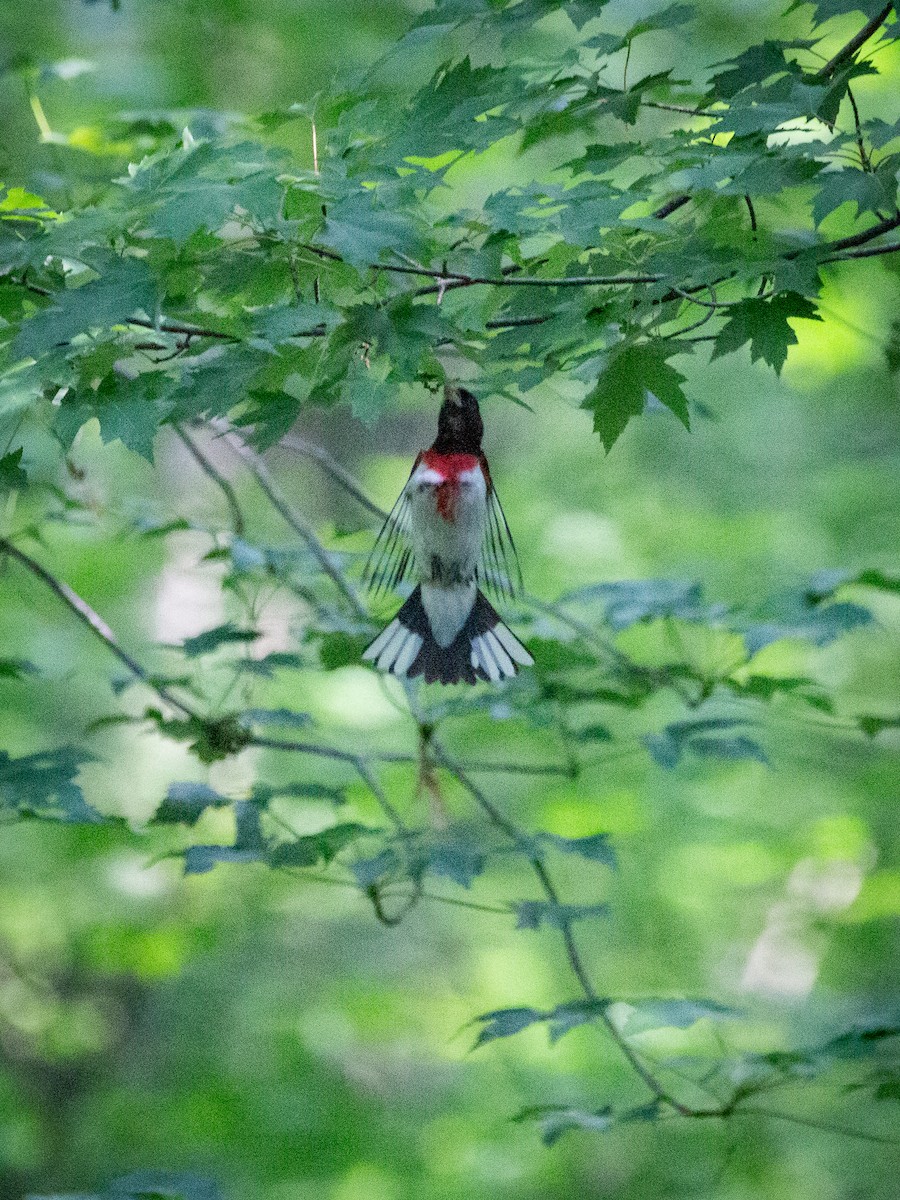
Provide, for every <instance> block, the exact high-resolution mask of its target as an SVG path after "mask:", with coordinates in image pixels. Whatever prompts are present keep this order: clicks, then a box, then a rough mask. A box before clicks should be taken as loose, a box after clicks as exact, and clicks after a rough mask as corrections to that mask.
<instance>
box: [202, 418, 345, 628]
mask: <svg viewBox="0 0 900 1200" xmlns="http://www.w3.org/2000/svg"><path fill="white" fill-rule="evenodd" d="M213 427H214V428H223V429H224V432H223V434H222V436H223V437H224V438H225V441H226V442H227V443H228V445H229V446H231V448H232V450H234V452H235V454H237V455H238V457H239V458H242V459H243V460H244V462H245V463H246V464H247V466H248V467H249V468H250V470H251V472H252V473H253V475H254V476H255V478H256V482H257V483H258V484H259V486H260V488H261V489H262V491H263V492H264V493H265V495H266V497H267V498H268V500H269V503H270V504H271V505H272V507H273V508H274V509H275V511H276V512H277V513H279V514H280V516H281V517H282V519H283V520H284V521H285V522H286V523H287V524H288V525H290V527H291V529H293V531H294V532H295V533H296V534H297V535H298V536H299V537H300V538H301V540H302V541H303V542H304V543H305V545H306V546H307V548H308V549H309V550H310V551H311V552H312V555H313V557H314V558H315V560H316V562H318V564H319V566H320V567H321V568H322V570H323V571H324V573H325V574H326V575H327V576H328V578H329V579H330V580H331V582H332V583H333V584H334V586H335V587H336V588H337V590H338V591H339V592H340V593H341V595H342V596H343V597H344V599H345V600H346V601H347V603H348V604H349V605H350V607H351V608H352V609H353V612H354V614H355V615H356V616H357V617H359V618H360V620H363V621H366V620H368V613H367V612H366V610H365V608H364V607H363V605H362V603H361V601H360V599H359V597H358V596H357V594H356V592H355V591H354V589H353V587H352V586H351V585H350V583H349V582H348V581H347V579H346V578H345V576H344V574H343V572H342V571H341V570H340V568H339V567H337V566H335V563H334V561H333V559H332V557H331V555H330V554H329V553H328V551H327V550H326V549H325V547H324V546H323V545H322V543H321V542H320V541H319V539H318V538H317V537H316V535H315V532H314V531H313V529H312V528H311V527H310V526H309V525H308V524H307V523H306V521H304V520H303V518H302V517H301V516H300V514H299V513H298V512H297V511H296V509H295V508H293V506H292V505H291V504H290V503H289V502H288V500H287V498H286V497H285V496H284V494H283V493H282V491H281V489H280V488H279V487H278V484H277V483H276V482H275V480H274V479H273V478H272V473H271V471H270V470H269V468H268V467H267V466H266V464H265V461H264V460H263V457H262V455H261V454H258V453H257V452H256V451H255V450H254V449H253V448H252V447H251V446H248V445H247V443H246V442H245V441H244V439H243V438H242V437H241V436H240V435H239V434H238V433H236V432H235V431H234V430H233V429H231V428H230V427H229V426H228V425H227V423H224V422H213Z"/></svg>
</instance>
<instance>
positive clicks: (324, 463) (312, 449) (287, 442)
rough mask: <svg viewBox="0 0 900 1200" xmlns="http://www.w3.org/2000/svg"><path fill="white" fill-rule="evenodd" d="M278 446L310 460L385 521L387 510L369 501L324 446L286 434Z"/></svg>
mask: <svg viewBox="0 0 900 1200" xmlns="http://www.w3.org/2000/svg"><path fill="white" fill-rule="evenodd" d="M278 444H279V446H284V448H285V449H286V450H293V451H294V452H295V453H296V454H302V455H303V456H304V457H305V458H311V459H312V460H313V461H314V462H316V463H318V464H319V466H320V467H321V468H322V470H323V471H325V472H326V474H328V475H330V476H331V478H332V479H334V480H335V482H336V483H339V484H340V485H341V487H342V488H344V490H345V491H346V492H348V493H349V494H350V495H351V496H352V497H353V498H354V500H356V501H358V503H360V504H361V505H362V506H363V508H366V509H368V510H369V512H370V513H373V514H374V515H375V516H376V517H380V518H381V520H382V521H384V520H386V519H387V516H388V513H387V510H386V509H383V508H380V507H379V506H378V505H377V504H376V503H375V501H374V500H370V499H369V497H368V496H367V495H366V493H365V492H364V491H363V489H362V487H361V486H360V485H359V483H358V482H357V481H356V480H355V479H354V478H353V476H352V475H351V474H350V472H349V471H348V470H347V469H346V467H343V466H341V464H340V463H339V462H338V461H337V459H336V458H335V457H334V456H333V455H332V454H329V452H328V451H327V450H326V449H325V447H324V446H318V445H316V443H315V442H309V441H307V440H306V438H301V437H297V436H296V435H295V434H292V433H289V434H286V436H285V437H283V438H282V439H281V441H280V442H279V443H278Z"/></svg>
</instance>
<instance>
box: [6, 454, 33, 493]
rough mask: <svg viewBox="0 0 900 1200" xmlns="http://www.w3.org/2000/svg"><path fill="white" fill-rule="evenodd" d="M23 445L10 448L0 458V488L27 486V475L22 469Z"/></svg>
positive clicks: (10, 488)
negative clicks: (17, 447) (14, 448)
mask: <svg viewBox="0 0 900 1200" xmlns="http://www.w3.org/2000/svg"><path fill="white" fill-rule="evenodd" d="M23 453H24V447H23V446H20V447H19V449H18V450H11V451H10V452H9V454H4V455H3V457H2V458H0V489H4V488H5V489H9V490H10V491H12V490H13V489H15V488H23V487H27V486H28V476H27V475H26V474H25V472H24V471H23V470H22V455H23Z"/></svg>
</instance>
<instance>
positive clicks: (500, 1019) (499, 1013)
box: [473, 1008, 546, 1049]
mask: <svg viewBox="0 0 900 1200" xmlns="http://www.w3.org/2000/svg"><path fill="white" fill-rule="evenodd" d="M475 1020H476V1021H480V1022H481V1029H480V1030H479V1031H478V1037H477V1038H476V1039H475V1046H474V1047H473V1049H475V1048H477V1047H478V1046H483V1045H484V1044H485V1043H486V1042H493V1041H495V1040H496V1039H497V1038H505V1037H512V1036H513V1034H516V1033H521V1032H522V1030H523V1029H527V1028H528V1027H529V1026H530V1025H534V1024H536V1023H537V1022H539V1021H544V1020H546V1013H543V1012H541V1011H540V1009H537V1008H497V1009H494V1011H493V1012H488V1013H483V1014H482V1015H481V1016H480V1017H476V1018H475Z"/></svg>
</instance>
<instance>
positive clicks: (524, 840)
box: [430, 738, 692, 1116]
mask: <svg viewBox="0 0 900 1200" xmlns="http://www.w3.org/2000/svg"><path fill="white" fill-rule="evenodd" d="M430 745H431V750H432V753H433V754H434V757H435V759H436V760H437V761H438V762H439V763H440V764H441V766H443V767H444V769H445V770H446V771H449V772H450V774H451V775H452V776H453V777H454V778H455V779H456V780H457V781H458V782H459V783H460V784H462V786H463V787H464V788H465V789H466V791H467V792H468V793H469V795H470V796H471V797H472V799H473V800H474V801H475V803H476V804H477V805H478V807H479V808H480V809H481V810H482V812H484V813H485V814H486V816H487V817H488V819H489V820H490V821H491V823H492V824H493V825H494V826H495V827H496V828H497V829H499V830H501V831H502V832H503V833H504V834H506V836H507V837H508V838H509V839H510V840H511V841H512V842H513V843H514V844H515V845H516V846H518V847H519V848H520V849H521V850H522V851H523V852H524V853H525V854H526V855H527V856H528V862H529V864H530V866H531V868H532V870H533V871H534V874H535V876H536V877H537V879H538V882H539V883H540V885H541V889H542V890H543V892H544V895H545V896H546V897H547V899H548V900H549V901H550V903H551V904H553V905H556V906H559V903H560V901H559V893H558V892H557V890H556V885H555V884H554V882H553V879H552V878H551V876H550V873H549V872H548V870H547V867H546V865H545V864H544V862H543V860H542V859H541V858H540V856H539V855H537V854H535V849H534V841H533V839H532V838H529V837H528V835H527V834H526V833H525V832H524V831H523V830H521V829H519V827H518V826H517V825H516V824H515V823H514V822H512V821H511V820H510V819H509V818H508V817H507V816H506V815H505V814H504V813H503V812H502V811H501V810H500V809H499V808H498V807H497V806H496V804H494V802H493V801H492V800H491V799H489V797H488V796H486V795H485V794H484V792H483V791H482V790H481V788H479V787H478V785H477V784H476V783H474V782H473V781H472V780H471V779H470V778H469V776H468V775H467V773H466V772H465V771H464V770H463V769H462V767H461V766H460V765H459V764H458V763H456V762H454V760H453V759H452V758H450V756H449V755H448V754H447V752H446V751H445V750H444V749H443V747H442V746H441V745H440V744H439V743H438V742H436V741H435V739H434V738H432V739H431V743H430ZM561 932H562V935H563V943H564V945H565V950H566V958H567V959H568V962H569V966H570V968H571V970H572V973H573V974H574V975H575V978H576V979H577V980H578V982H579V984H580V985H581V989H582V991H583V992H584V994H585V996H586V997H587V999H588V1000H592V1001H598V1000H600V996H599V994H598V992H597V990H596V988H595V987H594V985H593V983H592V982H591V979H590V976H589V975H588V972H587V968H586V966H585V964H584V960H583V959H582V957H581V952H580V950H579V949H578V945H577V943H576V941H575V935H574V934H573V932H572V927H571V925H570V923H569V922H568V921H563V922H561ZM600 1016H601V1020H602V1022H603V1024H604V1026H605V1027H606V1030H607V1032H608V1034H609V1036H610V1037H611V1038H612V1040H613V1041H614V1042H615V1044H616V1045H617V1046H618V1048H619V1050H620V1051H621V1053H622V1054H623V1055H624V1057H625V1058H626V1060H627V1061H628V1064H629V1066H630V1067H631V1068H632V1070H634V1071H635V1073H636V1074H637V1075H638V1076H639V1077H640V1079H642V1080H643V1082H644V1084H645V1085H646V1086H647V1088H648V1089H649V1090H650V1091H651V1092H652V1094H653V1095H654V1096H655V1097H656V1099H657V1100H659V1101H661V1102H662V1103H664V1104H668V1105H669V1106H670V1107H671V1108H673V1109H675V1111H676V1112H678V1113H680V1114H682V1115H683V1116H690V1115H692V1110H691V1109H690V1108H689V1107H688V1106H687V1105H684V1104H682V1103H681V1102H680V1101H679V1100H677V1099H676V1098H675V1097H673V1096H671V1095H670V1094H669V1093H668V1092H667V1091H666V1089H665V1088H664V1087H663V1085H662V1084H661V1083H660V1082H659V1080H658V1079H657V1078H656V1076H655V1075H654V1074H653V1073H652V1071H650V1070H649V1069H648V1068H647V1067H646V1065H645V1064H644V1063H643V1062H641V1060H640V1057H639V1056H638V1054H637V1053H636V1051H635V1050H634V1048H633V1047H632V1046H631V1045H630V1044H629V1042H628V1039H627V1038H625V1037H624V1036H623V1035H622V1034H621V1033H620V1031H619V1030H618V1029H617V1028H616V1025H615V1022H614V1021H613V1020H612V1018H611V1017H610V1016H609V1013H608V1012H607V1009H606V1008H605V1007H604V1008H602V1009H601V1013H600Z"/></svg>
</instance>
